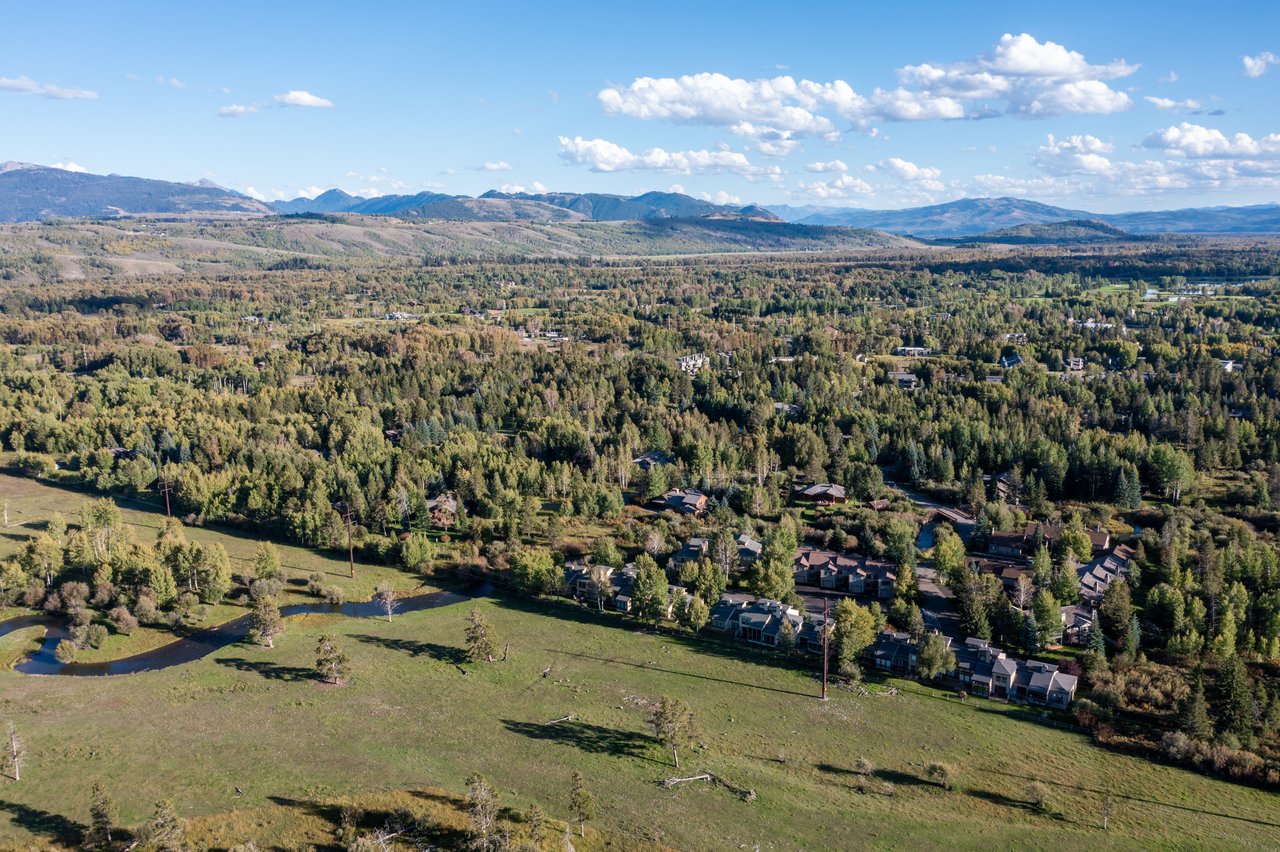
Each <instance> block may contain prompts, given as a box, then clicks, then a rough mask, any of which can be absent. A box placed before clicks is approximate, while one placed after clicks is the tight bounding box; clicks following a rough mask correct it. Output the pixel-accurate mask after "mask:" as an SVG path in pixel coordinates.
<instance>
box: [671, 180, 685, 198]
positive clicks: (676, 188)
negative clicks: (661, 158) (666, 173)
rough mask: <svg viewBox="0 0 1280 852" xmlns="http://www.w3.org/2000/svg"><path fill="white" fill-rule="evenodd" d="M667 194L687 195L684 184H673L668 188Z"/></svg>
mask: <svg viewBox="0 0 1280 852" xmlns="http://www.w3.org/2000/svg"><path fill="white" fill-rule="evenodd" d="M667 192H678V193H680V194H681V195H684V194H685V193H684V184H682V183H673V184H671V186H669V187H667Z"/></svg>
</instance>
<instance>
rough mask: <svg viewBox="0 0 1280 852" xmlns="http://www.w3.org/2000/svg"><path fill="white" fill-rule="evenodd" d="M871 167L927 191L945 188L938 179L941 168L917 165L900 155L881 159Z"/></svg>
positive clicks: (940, 174)
mask: <svg viewBox="0 0 1280 852" xmlns="http://www.w3.org/2000/svg"><path fill="white" fill-rule="evenodd" d="M871 169H873V170H875V171H879V172H883V173H885V174H889V175H892V176H893V177H895V178H897V179H898V180H900V181H903V182H904V183H910V184H915V185H916V188H918V189H922V190H926V191H928V192H941V191H942V190H943V189H945V186H944V185H943V183H942V181H941V180H939V178H941V177H942V169H935V168H933V167H932V166H918V165H916V164H915V163H913V162H910V161H909V160H904V159H902V158H901V157H889V158H888V159H885V160H881V161H880V162H879V163H877V164H876V165H874V166H872V167H871Z"/></svg>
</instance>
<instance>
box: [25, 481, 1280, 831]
mask: <svg viewBox="0 0 1280 852" xmlns="http://www.w3.org/2000/svg"><path fill="white" fill-rule="evenodd" d="M0 493H3V495H4V496H5V497H7V498H8V499H9V501H10V518H11V521H12V522H14V523H15V524H17V523H21V524H24V526H12V527H10V528H8V529H6V530H4V531H3V534H4V538H2V539H0V558H2V557H3V556H4V555H7V554H10V553H13V552H16V550H17V549H18V548H19V547H20V546H21V540H22V539H24V538H25V537H26V535H28V534H30V532H31V531H32V530H34V529H39V527H40V525H41V524H42V523H43V521H44V520H46V519H47V513H51V512H52V511H54V510H55V509H56V510H58V511H62V512H63V513H64V514H66V515H67V516H68V518H69V519H70V520H72V521H74V513H75V511H76V508H77V506H78V503H79V502H81V501H83V500H85V499H88V498H87V497H85V496H83V495H80V494H76V493H74V492H67V491H62V490H59V489H55V488H51V487H48V486H44V485H40V484H37V483H33V482H30V481H28V480H22V479H12V478H8V477H3V478H0ZM124 515H125V519H126V521H128V522H129V523H130V524H131V525H133V528H134V530H135V533H136V534H137V535H138V537H139V538H142V537H143V536H151V535H154V532H155V531H156V530H157V529H158V528H159V518H158V516H157V515H156V514H155V513H151V512H145V511H140V510H136V509H128V508H126V510H125V512H124ZM188 535H189V536H190V537H192V538H194V539H197V540H201V541H207V540H215V539H216V540H219V541H222V542H223V544H224V545H225V546H226V547H227V549H228V552H229V553H231V555H232V556H233V557H238V558H247V557H248V556H249V555H251V554H252V552H253V548H254V545H255V541H254V540H252V539H251V538H247V537H244V536H240V535H235V534H231V533H228V532H225V531H218V530H199V529H197V530H190V531H189V532H188ZM281 549H282V555H283V558H284V561H285V563H286V564H287V565H288V566H289V567H290V568H291V569H292V570H293V571H294V572H296V574H297V576H299V577H305V576H306V574H307V573H309V572H310V571H312V570H321V571H324V572H325V573H327V574H328V575H331V576H332V578H333V581H334V582H341V581H342V580H343V575H345V572H346V571H345V569H346V564H345V560H342V559H341V558H336V557H330V556H328V555H325V554H317V553H313V552H311V551H308V550H305V549H302V548H291V547H282V548H281ZM357 575H358V576H357V580H356V585H355V586H353V587H352V592H351V595H352V596H353V597H354V596H356V595H357V594H358V593H359V592H360V591H361V590H363V592H364V594H367V593H368V591H369V590H370V589H372V587H373V585H374V584H375V583H376V582H377V581H378V580H379V579H392V580H394V581H395V582H396V583H397V584H398V585H400V586H401V587H402V588H407V587H408V586H411V585H413V584H414V583H415V582H416V580H415V579H414V578H410V577H407V576H405V575H403V574H400V573H399V572H395V571H393V570H392V569H388V568H385V567H379V566H372V565H370V566H358V571H357ZM476 605H477V606H479V607H480V608H482V609H484V610H485V611H486V612H487V613H488V614H489V616H490V618H491V620H492V621H493V623H494V625H495V627H496V629H497V631H498V634H499V638H500V640H501V641H503V642H506V641H509V642H510V648H511V657H510V659H509V660H508V661H506V662H504V663H498V664H493V665H479V666H463V668H465V669H466V670H467V671H468V673H467V674H462V673H461V672H460V671H459V668H458V665H457V664H458V663H459V662H460V660H461V644H462V635H463V624H464V619H465V617H466V614H467V612H468V611H469V609H470V606H468V605H466V604H462V605H456V606H452V607H446V608H442V609H435V610H426V611H421V612H415V613H406V614H402V615H397V616H395V618H394V619H393V620H392V621H391V622H387V621H386V620H383V619H351V618H345V617H342V616H336V615H309V616H298V617H294V618H291V619H289V620H288V629H287V632H286V633H285V634H284V635H283V636H281V637H280V638H279V639H278V640H277V647H276V648H275V649H274V650H268V649H264V648H260V647H257V646H253V645H237V646H231V647H229V648H225V649H222V650H221V651H217V652H215V653H213V654H212V655H210V656H209V657H206V658H204V659H202V660H199V661H197V662H194V663H191V664H188V665H183V666H179V667H176V668H173V669H168V670H165V671H159V672H148V673H144V674H137V675H129V676H124V677H114V678H65V677H32V676H26V675H21V674H18V673H16V672H14V671H12V670H11V669H10V668H9V666H10V665H11V664H12V663H13V661H14V660H15V659H16V658H18V657H19V656H20V655H21V653H22V652H23V651H24V649H28V648H29V647H30V643H31V642H32V641H33V640H34V638H35V632H33V631H19V632H17V633H14V634H11V635H10V636H7V637H4V638H3V639H0V720H9V719H12V720H13V722H14V723H15V725H16V726H17V728H18V730H19V732H20V733H21V734H22V736H23V737H24V739H25V740H26V743H27V746H28V749H29V752H30V758H29V761H28V764H27V766H26V768H25V769H24V772H23V776H24V777H23V780H22V781H21V782H20V783H12V782H4V783H3V785H2V786H0V845H4V844H8V845H9V846H12V847H14V848H32V846H35V847H37V848H38V847H39V846H41V845H47V844H49V843H51V842H52V841H54V840H55V839H57V838H60V837H74V835H75V834H76V833H77V831H78V830H79V827H80V826H81V825H82V824H83V822H84V821H85V820H86V818H87V803H88V796H89V790H90V788H91V786H92V785H93V783H94V782H95V781H99V780H100V781H102V782H103V783H104V784H106V785H107V786H108V787H109V789H110V790H111V793H112V795H113V797H114V798H115V799H116V801H117V803H118V804H119V806H120V810H121V821H122V822H123V823H125V824H137V823H140V822H141V821H143V820H144V819H145V818H146V817H147V815H148V813H149V811H150V809H151V806H152V804H153V803H154V802H155V801H156V800H157V799H159V798H162V797H170V798H172V799H174V800H175V802H176V804H177V806H178V810H179V813H180V814H181V815H182V816H184V817H186V818H188V820H189V823H188V828H189V830H190V831H191V833H192V840H193V843H194V844H195V845H196V846H198V847H200V848H210V847H212V848H217V847H226V846H230V845H234V844H235V843H238V842H242V841H244V840H247V839H250V838H252V839H254V840H255V841H256V842H257V843H258V844H259V845H260V846H261V847H264V848H266V847H274V848H310V847H311V846H317V845H319V846H324V845H325V844H326V843H332V842H333V839H332V837H333V835H332V832H333V827H334V824H335V823H336V820H337V808H338V806H339V805H340V804H343V803H351V802H354V803H358V804H360V805H362V806H363V807H365V808H366V809H368V810H370V811H371V812H373V813H374V815H373V816H371V817H370V820H371V823H370V824H375V823H376V822H377V821H378V819H380V817H378V816H377V813H378V812H381V811H386V810H390V809H393V808H400V807H407V808H409V809H411V810H413V811H414V812H415V813H418V814H420V815H425V816H427V817H428V818H429V819H430V820H432V822H433V823H436V824H438V826H439V829H438V832H437V833H436V834H435V835H434V842H436V843H438V844H439V845H441V846H444V847H446V848H448V847H449V846H450V845H454V844H456V841H457V838H458V836H459V835H458V831H459V830H460V829H461V828H462V826H463V825H464V816H463V814H462V813H461V811H460V809H459V805H460V797H461V793H462V791H463V785H464V783H465V779H466V777H467V776H468V775H469V774H471V773H472V772H476V771H479V772H483V773H484V774H485V775H486V776H488V777H489V779H490V781H491V782H492V783H493V784H494V786H495V787H496V788H497V789H498V791H499V792H500V794H501V796H502V800H503V804H504V805H507V806H509V807H513V808H517V809H523V808H527V807H528V806H529V805H530V804H532V803H533V802H538V803H539V804H541V805H542V807H543V808H544V809H545V810H546V811H547V812H548V813H549V814H550V815H551V816H552V817H554V818H564V817H566V816H567V815H568V814H567V811H568V805H567V803H568V796H569V778H570V775H571V773H572V772H573V771H574V770H575V769H576V770H580V771H582V772H583V773H584V774H585V775H586V777H587V779H588V782H589V784H590V786H591V787H592V789H593V791H594V792H595V794H596V797H597V799H598V800H599V811H600V817H599V819H598V820H597V821H596V823H595V825H596V827H597V828H598V829H599V830H600V833H599V834H588V837H587V838H586V840H585V841H584V842H580V843H578V847H579V848H580V849H584V850H585V849H594V848H612V849H625V848H649V847H650V846H651V845H652V844H654V843H660V844H666V845H671V846H675V847H679V848H686V849H737V848H752V847H753V846H755V845H756V844H759V845H760V847H761V848H763V849H796V848H805V849H818V848H829V849H834V848H856V847H867V846H873V847H889V848H892V847H911V848H940V847H948V848H983V849H988V848H993V847H995V848H998V847H1010V846H1019V847H1025V846H1031V847H1037V848H1068V847H1082V846H1100V845H1106V846H1108V847H1121V848H1125V847H1127V848H1139V847H1141V848H1150V847H1153V846H1155V847H1167V848H1174V847H1178V848H1186V847H1188V846H1195V847H1243V846H1253V847H1268V846H1272V847H1273V846H1274V845H1275V837H1276V836H1277V834H1278V833H1280V804H1277V800H1276V797H1275V796H1274V794H1268V793H1264V792H1262V791H1258V790H1254V789H1251V788H1246V787H1240V786H1236V785H1232V784H1228V783H1225V782H1222V781H1218V780H1213V779H1210V778H1205V777H1202V776H1198V775H1195V774H1192V773H1188V772H1185V771H1182V770H1180V769H1175V768H1172V767H1167V766H1162V765H1157V764H1152V763H1149V762H1146V761H1143V760H1140V759H1138V758H1134V757H1129V756H1126V755H1122V754H1116V753H1112V752H1108V751H1105V750H1102V749H1099V748H1097V747H1095V746H1093V745H1092V744H1091V743H1090V742H1089V741H1088V739H1087V738H1086V737H1084V736H1082V735H1079V734H1076V733H1072V732H1069V731H1065V730H1060V729H1057V728H1053V727H1049V726H1046V725H1042V724H1038V723H1037V722H1035V721H1033V720H1030V719H1028V718H1026V717H1025V716H1020V715H1010V714H1009V713H1008V712H1007V710H1008V709H1009V708H1006V707H1005V706H1004V705H1000V704H996V703H992V702H987V701H983V700H980V699H974V700H970V701H968V702H965V703H961V702H959V701H956V700H955V699H952V698H950V697H948V695H947V693H944V692H940V691H934V690H931V689H928V688H925V687H922V686H920V685H917V684H912V683H907V682H894V683H895V685H897V686H898V687H899V688H900V689H901V692H900V694H898V695H887V694H880V693H878V692H873V694H872V695H869V696H860V695H856V694H854V693H852V692H848V691H841V690H836V691H834V692H833V694H832V697H831V700H830V701H828V702H826V703H822V702H820V701H818V700H816V698H815V697H814V694H815V690H816V684H815V683H814V681H813V679H812V676H811V675H809V674H808V673H805V672H801V671H797V670H794V669H790V668H786V667H783V666H780V665H777V664H776V663H775V662H774V660H773V659H772V658H770V657H766V656H761V655H751V654H746V653H743V652H741V651H740V650H738V649H730V648H727V647H725V646H720V645H716V644H705V643H700V642H694V641H691V640H685V639H680V638H674V637H660V636H655V635H651V634H647V633H643V632H639V631H636V630H635V629H634V628H635V625H634V623H632V622H627V621H623V620H621V619H619V618H615V617H608V616H603V617H598V616H595V615H594V614H589V613H584V612H582V611H579V610H576V609H573V608H571V607H567V606H563V605H541V604H533V603H526V602H521V601H515V600H505V599H503V600H484V601H480V602H478V603H477V604H476ZM5 614H6V613H0V615H5ZM7 614H8V615H13V614H16V611H10V612H8V613H7ZM217 615H218V616H219V617H220V616H221V615H223V613H220V612H219V613H217ZM212 620H213V619H211V621H212ZM37 630H38V629H37ZM323 631H334V632H336V633H337V634H338V635H339V638H340V642H341V644H342V646H343V648H344V650H346V651H347V653H348V654H350V656H351V657H352V660H353V663H354V671H355V675H354V678H353V681H352V683H351V684H350V685H348V686H346V687H343V688H339V689H334V688H325V687H322V686H320V685H318V684H317V683H316V682H315V681H314V680H312V679H311V678H310V670H311V666H312V663H313V661H314V660H313V650H314V647H315V643H316V637H317V635H318V634H319V633H320V632H323ZM110 650H111V649H103V652H101V653H102V654H104V655H105V654H107V653H109V652H110ZM116 650H117V651H118V650H119V649H116ZM546 666H550V667H551V672H550V675H549V676H548V677H546V678H544V677H542V671H543V669H544V667H546ZM662 694H669V695H674V696H677V697H680V698H681V699H683V700H684V701H685V702H687V703H688V704H689V705H690V706H691V707H693V708H694V710H695V711H696V713H697V715H698V718H699V721H700V726H701V729H702V730H701V733H700V737H699V741H700V743H701V744H702V745H701V746H700V747H699V748H697V749H694V750H692V751H691V752H690V753H688V754H686V755H684V760H683V761H682V763H683V766H682V768H681V770H680V772H678V773H677V772H676V771H675V770H674V768H673V767H672V766H671V765H670V759H669V754H668V753H667V752H665V751H664V750H663V749H662V748H661V747H660V746H659V745H658V744H657V743H656V742H655V741H654V740H653V739H652V738H651V737H650V736H649V734H648V733H647V732H646V729H645V724H644V708H645V706H646V704H647V703H648V702H649V701H651V700H652V699H654V698H656V697H657V696H659V695H662ZM570 715H571V716H572V719H571V720H569V721H563V722H557V723H553V722H552V720H557V719H561V718H562V717H565V716H570ZM859 758H866V759H868V760H870V761H872V762H873V763H874V764H875V766H876V767H877V774H876V778H874V779H873V780H872V781H871V782H870V783H869V784H868V785H867V789H868V792H859V786H860V785H859V776H857V775H855V774H854V772H853V769H854V766H855V763H856V761H857V760H858V759H859ZM933 761H943V762H946V763H950V764H952V765H953V766H954V767H956V770H957V777H958V780H957V787H956V789H955V790H953V791H951V792H947V791H944V790H942V789H941V788H939V787H937V786H936V785H933V784H930V783H928V782H927V781H926V780H925V779H924V776H925V767H926V766H927V765H928V764H929V763H930V762H933ZM703 771H710V772H713V773H716V774H717V775H720V776H721V777H723V778H725V779H726V780H728V781H730V782H731V783H733V784H735V785H738V786H741V787H749V788H751V789H753V790H755V791H756V792H757V794H758V798H757V799H756V800H755V801H753V802H749V803H748V802H744V801H741V800H739V799H738V798H737V797H736V796H734V795H732V794H731V793H730V792H728V791H727V790H724V789H720V788H715V787H711V786H709V785H706V784H701V783H696V782H695V783H691V784H686V785H682V786H679V787H676V788H673V789H665V788H663V787H662V786H660V785H659V784H658V783H657V782H659V781H660V780H661V779H663V778H667V777H670V776H673V775H677V774H678V775H682V776H687V775H695V774H698V773H700V772H703ZM1032 780H1038V781H1040V782H1042V783H1044V784H1045V785H1046V786H1048V787H1049V789H1050V791H1051V794H1050V799H1051V805H1050V812H1049V813H1042V812H1040V811H1039V810H1038V809H1036V808H1035V807H1033V806H1032V805H1030V804H1029V803H1028V801H1027V800H1028V796H1027V793H1026V788H1027V785H1028V784H1029V783H1030V782H1031V781H1032ZM889 785H892V792H891V793H890V791H889ZM236 787H240V788H242V789H243V790H244V793H245V794H244V795H243V796H236V795H235V788H236ZM1108 793H1110V794H1111V795H1112V797H1113V799H1114V803H1115V804H1114V809H1113V813H1112V817H1111V831H1110V833H1109V834H1106V835H1104V834H1103V833H1102V831H1101V829H1100V828H1099V825H1100V822H1101V810H1102V802H1103V799H1104V797H1105V796H1106V795H1107V794H1108ZM552 835H553V837H557V836H558V835H557V833H556V831H555V830H553V831H552ZM575 842H577V841H575ZM548 848H560V846H559V843H558V840H556V841H555V842H552V843H549V845H548Z"/></svg>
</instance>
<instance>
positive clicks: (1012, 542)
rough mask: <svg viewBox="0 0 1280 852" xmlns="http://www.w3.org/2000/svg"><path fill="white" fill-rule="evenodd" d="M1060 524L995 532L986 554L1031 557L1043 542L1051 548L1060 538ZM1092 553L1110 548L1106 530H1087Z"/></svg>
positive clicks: (1038, 523)
mask: <svg viewBox="0 0 1280 852" xmlns="http://www.w3.org/2000/svg"><path fill="white" fill-rule="evenodd" d="M1062 530H1063V526H1062V524H1060V523H1045V522H1043V521H1028V522H1027V524H1026V525H1025V526H1024V527H1023V528H1022V529H1020V530H996V531H995V532H993V533H992V534H991V540H990V542H989V543H988V544H987V552H988V553H994V554H998V555H1000V556H1033V555H1034V554H1035V551H1036V548H1037V547H1039V545H1040V543H1041V542H1043V543H1044V544H1045V545H1046V546H1048V547H1053V546H1054V545H1056V544H1057V543H1058V539H1059V538H1061V537H1062ZM1086 532H1087V534H1088V536H1089V541H1090V543H1091V544H1092V545H1093V552H1094V553H1101V552H1103V551H1105V550H1106V549H1107V548H1108V547H1110V546H1111V533H1109V532H1107V531H1106V530H1087V531H1086Z"/></svg>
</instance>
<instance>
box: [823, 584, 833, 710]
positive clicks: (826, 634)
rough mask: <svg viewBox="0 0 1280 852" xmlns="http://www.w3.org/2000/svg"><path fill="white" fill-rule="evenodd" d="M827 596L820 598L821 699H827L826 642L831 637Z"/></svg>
mask: <svg viewBox="0 0 1280 852" xmlns="http://www.w3.org/2000/svg"><path fill="white" fill-rule="evenodd" d="M827 606H828V601H827V598H825V597H824V598H823V599H822V700H823V701H826V700H827V660H828V659H829V657H828V655H827V642H828V641H829V640H830V638H831V631H830V630H829V629H828V622H827Z"/></svg>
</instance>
